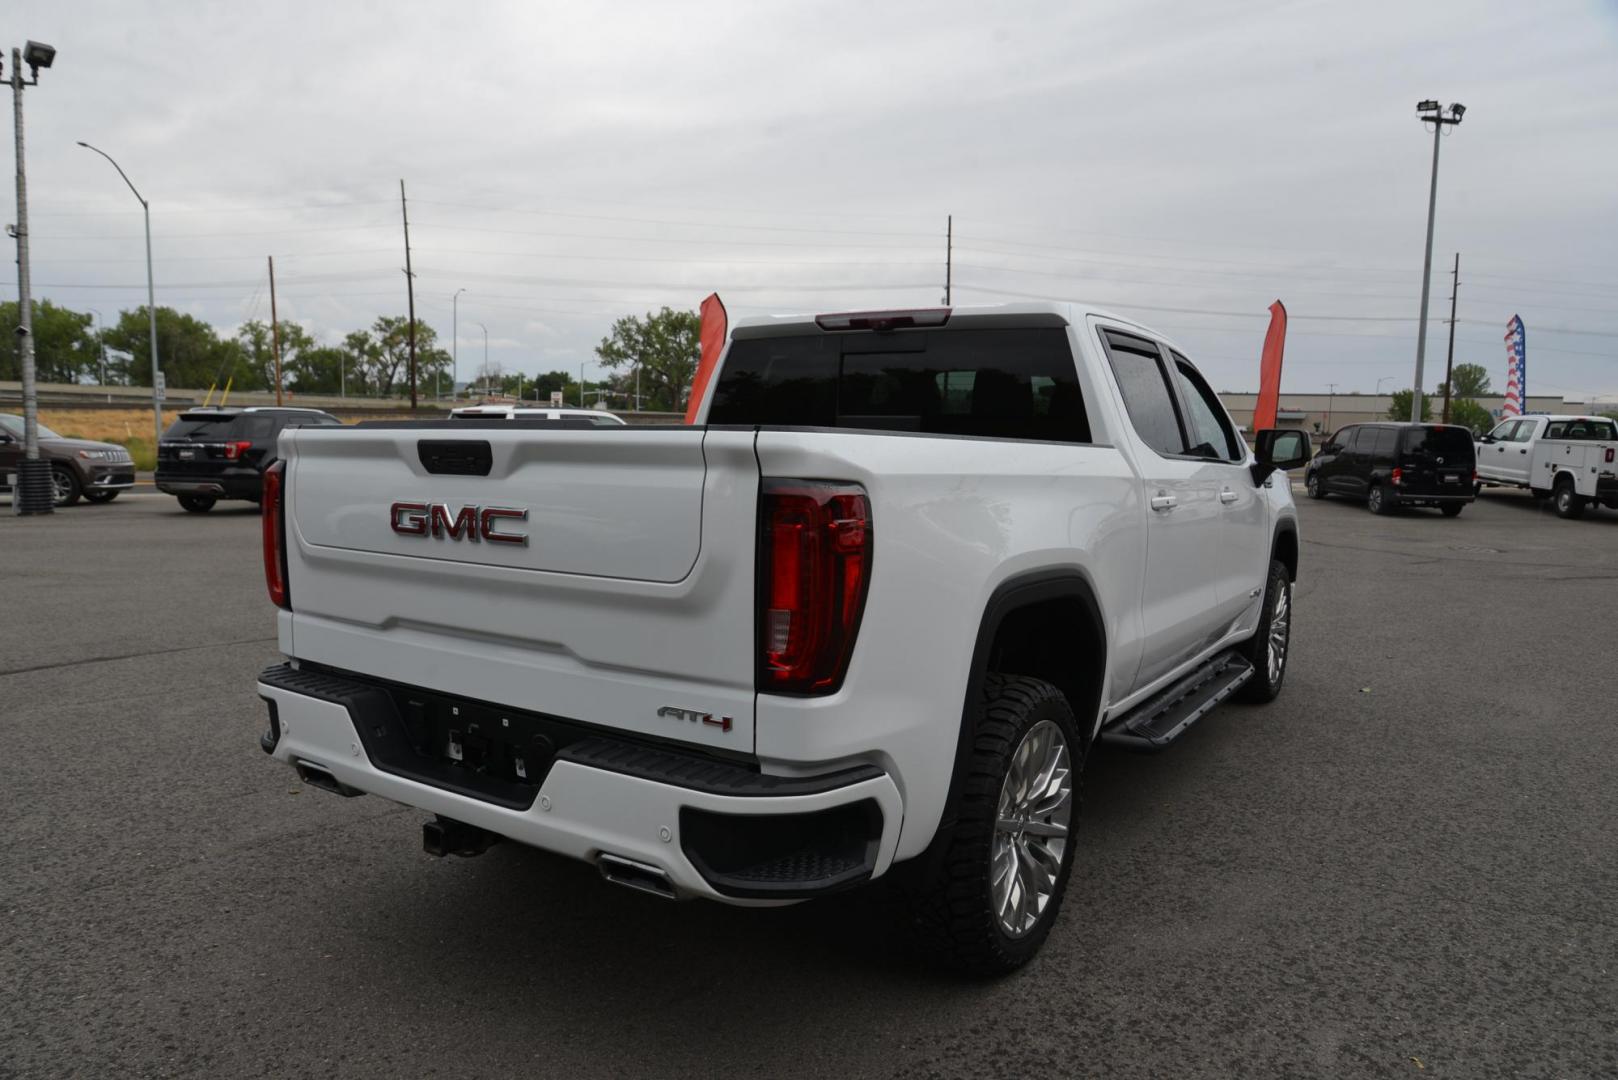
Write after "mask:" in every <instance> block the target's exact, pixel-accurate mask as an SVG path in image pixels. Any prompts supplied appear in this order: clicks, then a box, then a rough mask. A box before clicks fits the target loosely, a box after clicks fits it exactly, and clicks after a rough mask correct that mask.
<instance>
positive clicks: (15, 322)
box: [0, 300, 111, 383]
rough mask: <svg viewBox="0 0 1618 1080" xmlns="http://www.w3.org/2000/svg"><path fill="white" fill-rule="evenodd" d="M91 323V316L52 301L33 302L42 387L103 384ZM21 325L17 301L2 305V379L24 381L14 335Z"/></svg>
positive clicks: (36, 356) (37, 375)
mask: <svg viewBox="0 0 1618 1080" xmlns="http://www.w3.org/2000/svg"><path fill="white" fill-rule="evenodd" d="M91 321H92V320H91V318H90V316H89V315H87V314H86V315H81V314H80V313H79V312H77V311H70V310H69V309H67V308H65V307H58V306H56V305H55V304H53V303H51V302H50V301H49V300H36V301H34V376H35V378H37V379H38V380H39V381H40V382H42V383H74V382H78V381H79V380H80V379H88V380H91V381H99V380H100V377H101V349H100V346H99V343H98V342H97V341H96V337H95V334H94V333H92V332H91V329H90V326H91ZM21 323H22V309H21V307H20V306H19V305H18V303H17V301H15V300H8V301H6V302H5V303H0V379H20V378H22V348H21V339H20V338H18V337H17V335H16V334H15V333H14V332H13V331H14V330H15V329H16V328H17V327H18V326H20V325H21ZM108 374H109V376H110V375H111V372H110V371H109V373H108Z"/></svg>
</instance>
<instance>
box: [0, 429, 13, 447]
mask: <svg viewBox="0 0 1618 1080" xmlns="http://www.w3.org/2000/svg"><path fill="white" fill-rule="evenodd" d="M16 441H17V440H16V439H13V438H12V437H11V433H10V432H7V431H0V446H4V445H5V444H7V443H13V442H16Z"/></svg>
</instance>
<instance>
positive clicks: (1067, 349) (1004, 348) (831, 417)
mask: <svg viewBox="0 0 1618 1080" xmlns="http://www.w3.org/2000/svg"><path fill="white" fill-rule="evenodd" d="M708 423H710V424H743V425H750V426H751V425H757V426H764V427H821V428H851V429H857V430H864V431H890V432H915V433H918V434H928V435H970V436H979V437H986V438H1003V439H1032V440H1041V441H1049V442H1069V443H1088V442H1089V441H1090V423H1089V418H1088V414H1087V412H1086V411H1085V406H1084V396H1083V394H1082V393H1081V391H1080V387H1079V381H1078V369H1077V365H1076V363H1075V362H1074V357H1073V350H1072V347H1071V345H1070V344H1069V342H1068V334H1067V328H1066V327H1065V326H1055V325H1050V326H1026V327H1024V326H990V327H982V326H973V325H971V323H970V322H969V321H968V320H962V325H959V326H947V325H946V326H943V327H929V328H927V329H903V330H892V331H886V332H881V331H874V330H851V331H822V330H820V329H818V328H805V329H804V331H803V332H802V333H788V334H783V335H772V336H764V337H741V336H739V337H737V338H735V339H734V340H732V342H731V345H730V351H729V352H728V354H727V355H726V359H725V364H724V367H723V368H721V370H720V372H719V379H718V383H717V385H716V386H715V388H714V395H713V404H712V405H711V406H710V407H709V409H708Z"/></svg>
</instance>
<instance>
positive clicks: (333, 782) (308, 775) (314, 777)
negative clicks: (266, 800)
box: [260, 743, 365, 799]
mask: <svg viewBox="0 0 1618 1080" xmlns="http://www.w3.org/2000/svg"><path fill="white" fill-rule="evenodd" d="M260 745H263V744H262V743H261V744H260ZM292 767H293V768H294V769H296V770H298V779H299V780H302V781H303V782H304V783H305V784H308V785H309V786H310V787H312V788H319V789H320V790H321V791H329V792H331V793H332V794H333V795H341V796H342V797H343V798H345V799H352V798H354V797H355V796H357V795H364V794H365V792H363V791H361V790H360V789H359V788H356V787H349V786H348V785H347V784H345V783H343V782H342V781H341V780H339V779H337V777H335V776H333V775H332V773H331V770H330V769H328V768H326V766H324V765H316V764H315V763H314V762H312V761H304V760H302V759H299V760H298V761H295V762H293V763H292Z"/></svg>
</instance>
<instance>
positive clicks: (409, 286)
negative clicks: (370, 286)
mask: <svg viewBox="0 0 1618 1080" xmlns="http://www.w3.org/2000/svg"><path fill="white" fill-rule="evenodd" d="M399 212H400V213H401V214H403V215H404V241H405V289H406V291H407V292H408V293H409V295H410V407H411V408H412V409H414V408H415V407H416V275H415V274H413V273H411V271H410V207H409V206H407V205H406V204H405V188H404V179H403V178H401V179H400V180H399Z"/></svg>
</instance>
